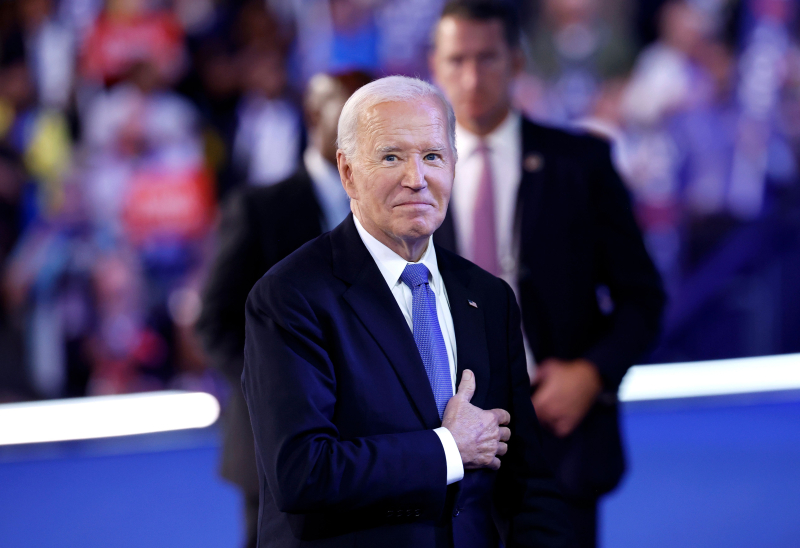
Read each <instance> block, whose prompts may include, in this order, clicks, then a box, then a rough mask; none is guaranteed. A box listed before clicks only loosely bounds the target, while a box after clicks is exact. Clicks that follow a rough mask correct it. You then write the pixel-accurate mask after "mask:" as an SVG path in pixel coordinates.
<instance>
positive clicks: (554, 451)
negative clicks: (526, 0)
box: [431, 1, 664, 546]
mask: <svg viewBox="0 0 800 548" xmlns="http://www.w3.org/2000/svg"><path fill="white" fill-rule="evenodd" d="M518 36H519V30H518V28H517V18H516V15H515V13H514V12H513V11H512V10H510V9H509V8H508V7H507V4H503V3H499V2H488V1H481V2H478V1H472V2H469V1H455V2H450V3H448V4H447V6H446V7H445V9H444V12H443V15H442V18H441V20H440V22H439V26H438V28H437V32H436V35H435V49H434V51H433V54H432V58H431V64H432V73H433V75H434V77H435V79H436V81H437V83H438V84H439V85H440V86H441V87H442V89H443V90H444V91H445V93H446V94H447V95H448V97H449V98H450V100H451V102H452V104H453V108H454V110H455V113H456V118H457V121H458V126H457V129H456V135H457V143H458V148H459V150H458V152H459V160H458V165H457V167H456V177H455V184H454V191H453V196H452V199H451V207H450V209H449V211H448V217H447V218H446V219H445V222H444V224H443V225H442V227H441V228H440V229H439V230H438V231H437V232H436V236H438V237H439V238H438V240H437V245H443V246H445V247H448V248H450V249H456V250H458V251H459V252H461V253H462V254H463V255H464V256H465V257H467V258H468V259H470V260H472V261H474V262H476V263H477V264H478V265H479V266H482V267H483V268H485V269H486V270H489V271H490V272H493V273H494V274H496V275H498V276H501V277H503V278H504V279H506V281H508V282H509V283H510V285H511V286H512V287H513V288H514V289H515V291H516V293H517V296H518V300H519V303H520V307H521V311H522V322H523V332H524V334H525V336H526V339H527V343H528V345H529V348H530V350H531V351H532V353H533V356H535V358H536V361H537V362H538V364H537V367H536V371H535V376H534V377H533V379H532V385H533V388H534V390H535V391H534V392H533V397H532V399H533V404H534V407H535V409H536V412H537V415H538V416H539V419H540V421H541V423H542V425H543V426H544V427H545V428H544V429H543V430H544V440H543V441H544V446H545V450H546V452H547V454H548V457H549V458H550V460H551V462H552V464H553V466H554V468H555V470H556V475H557V477H558V478H559V480H560V482H561V486H562V489H563V491H564V494H565V495H566V496H567V498H568V500H569V502H570V504H571V509H572V514H573V520H574V529H575V531H576V533H577V534H578V536H579V538H580V539H581V543H580V546H595V544H596V534H597V533H596V527H597V501H598V498H599V497H600V496H601V495H602V494H604V493H606V492H608V491H610V490H611V489H613V488H614V487H615V486H616V485H617V483H618V482H619V480H620V478H621V476H622V473H623V469H624V462H623V454H622V446H621V442H620V433H619V427H618V424H617V389H618V387H619V384H620V382H621V380H622V377H623V376H624V375H625V373H626V371H627V370H628V368H629V367H630V366H631V365H633V363H634V362H635V361H636V360H638V359H640V358H641V357H642V355H643V354H644V352H645V351H646V350H647V349H648V348H649V347H650V346H651V345H652V343H653V342H654V339H655V338H656V335H657V333H658V329H659V323H660V317H661V311H662V307H663V305H664V294H663V291H662V288H661V281H660V279H659V276H658V273H657V272H656V270H655V268H654V266H653V263H652V262H651V260H650V258H649V257H648V255H647V252H646V251H645V247H644V244H643V242H642V237H641V234H640V232H639V229H638V228H637V226H636V223H635V221H634V218H633V214H632V212H631V205H630V201H629V198H628V195H627V192H626V190H625V188H624V186H623V184H622V181H621V180H620V178H619V176H618V175H617V173H616V171H615V170H614V168H613V167H612V164H611V159H610V153H609V146H608V144H607V143H605V142H604V141H601V140H598V139H596V138H593V137H589V136H586V135H578V134H570V133H566V132H564V131H559V130H555V129H551V128H548V127H544V126H540V125H537V124H535V123H533V122H531V121H529V120H527V119H525V118H524V117H522V116H520V115H519V114H518V113H516V112H514V111H513V110H511V108H510V86H511V83H512V80H513V79H514V77H515V76H516V75H517V74H518V73H519V71H520V70H521V68H522V65H523V62H524V61H523V58H522V53H521V51H520V49H519V42H518ZM529 357H530V355H529Z"/></svg>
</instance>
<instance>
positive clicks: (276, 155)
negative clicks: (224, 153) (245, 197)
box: [233, 46, 302, 186]
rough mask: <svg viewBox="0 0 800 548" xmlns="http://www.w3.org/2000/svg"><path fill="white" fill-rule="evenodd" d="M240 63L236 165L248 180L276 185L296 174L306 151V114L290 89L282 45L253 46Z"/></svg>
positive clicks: (240, 55)
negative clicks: (298, 107) (301, 154)
mask: <svg viewBox="0 0 800 548" xmlns="http://www.w3.org/2000/svg"><path fill="white" fill-rule="evenodd" d="M239 62H240V63H241V64H240V71H241V74H242V98H241V100H240V102H239V106H238V108H237V117H238V121H237V129H236V137H235V140H234V143H233V161H234V167H235V168H236V169H237V171H239V172H241V173H242V180H244V181H246V182H247V184H250V185H255V186H262V185H270V184H274V183H277V182H279V181H282V180H284V179H286V178H287V177H289V176H290V175H291V174H292V173H294V171H295V170H296V169H297V165H298V162H299V160H300V153H301V152H302V146H301V143H302V122H301V116H300V113H299V112H298V109H297V107H296V106H295V103H294V102H293V101H292V99H291V96H290V95H289V93H288V80H287V75H286V59H285V56H284V54H283V52H282V51H281V50H280V49H277V48H273V47H262V46H252V47H249V48H247V49H245V50H244V51H242V52H241V53H240V54H239Z"/></svg>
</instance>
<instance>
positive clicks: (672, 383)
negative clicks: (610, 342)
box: [619, 354, 800, 401]
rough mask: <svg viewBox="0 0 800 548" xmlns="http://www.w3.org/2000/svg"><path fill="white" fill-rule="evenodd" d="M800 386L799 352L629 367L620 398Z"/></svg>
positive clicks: (753, 391) (722, 393) (676, 395)
mask: <svg viewBox="0 0 800 548" xmlns="http://www.w3.org/2000/svg"><path fill="white" fill-rule="evenodd" d="M796 389H800V354H780V355H776V356H761V357H757V358H736V359H730V360H712V361H704V362H686V363H664V364H658V365H637V366H635V367H632V368H631V369H630V370H629V371H628V374H627V375H625V378H624V379H623V381H622V384H621V385H620V388H619V399H620V401H642V400H662V399H671V398H689V397H695V396H720V395H724V394H747V393H755V392H772V391H778V390H796Z"/></svg>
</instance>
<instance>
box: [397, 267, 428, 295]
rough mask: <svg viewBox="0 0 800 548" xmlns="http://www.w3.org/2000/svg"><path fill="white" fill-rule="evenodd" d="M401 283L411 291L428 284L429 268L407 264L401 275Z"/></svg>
mask: <svg viewBox="0 0 800 548" xmlns="http://www.w3.org/2000/svg"><path fill="white" fill-rule="evenodd" d="M400 281H401V282H403V283H404V284H406V285H407V286H408V287H409V288H411V289H414V288H415V287H419V286H420V285H422V284H426V283H428V267H427V266H425V265H424V264H422V263H416V264H407V265H406V267H405V269H404V270H403V273H402V274H400Z"/></svg>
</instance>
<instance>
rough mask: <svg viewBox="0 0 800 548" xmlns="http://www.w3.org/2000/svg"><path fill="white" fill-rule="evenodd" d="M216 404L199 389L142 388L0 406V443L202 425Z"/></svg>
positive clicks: (215, 410) (215, 414)
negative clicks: (135, 392) (133, 392)
mask: <svg viewBox="0 0 800 548" xmlns="http://www.w3.org/2000/svg"><path fill="white" fill-rule="evenodd" d="M218 417H219V403H218V402H217V400H216V398H214V396H212V395H211V394H206V393H203V392H182V391H164V392H145V393H141V394H126V395H120V396H97V397H88V398H72V399H67V400H49V401H40V402H27V403H8V404H3V405H0V445H16V444H21V443H41V442H53V441H66V440H85V439H93V438H110V437H115V436H129V435H133V434H150V433H153V432H168V431H170V430H185V429H188V428H203V427H206V426H210V425H211V424H213V423H214V422H215V421H216V420H217V418H218Z"/></svg>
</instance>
